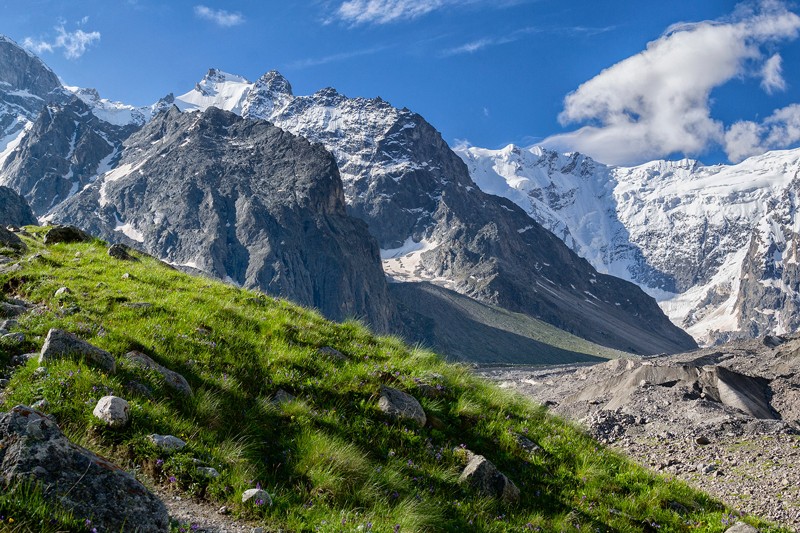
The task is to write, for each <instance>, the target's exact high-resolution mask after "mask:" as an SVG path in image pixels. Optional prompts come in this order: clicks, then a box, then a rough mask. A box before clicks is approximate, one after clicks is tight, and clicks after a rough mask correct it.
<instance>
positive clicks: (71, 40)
mask: <svg viewBox="0 0 800 533" xmlns="http://www.w3.org/2000/svg"><path fill="white" fill-rule="evenodd" d="M85 22H86V20H82V23H83V24H85ZM55 30H56V33H57V35H56V38H55V40H53V41H52V42H48V41H47V40H36V39H32V38H31V37H26V38H25V40H24V41H22V46H24V47H25V48H27V49H28V50H31V51H32V52H34V53H36V54H41V53H43V52H53V51H54V50H56V49H57V48H61V49H63V50H64V57H66V58H67V59H77V58H79V57H81V56H82V55H83V54H84V53H85V52H86V50H87V49H88V48H89V47H90V46H91V45H93V44H94V43H96V42H97V41H99V40H100V32H99V31H92V32H85V31H83V30H75V31H74V32H71V33H70V32H68V31H67V30H66V29H64V25H63V24H61V25H59V26H56V27H55Z"/></svg>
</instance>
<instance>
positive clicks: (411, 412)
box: [378, 386, 427, 427]
mask: <svg viewBox="0 0 800 533" xmlns="http://www.w3.org/2000/svg"><path fill="white" fill-rule="evenodd" d="M378 408H379V409H380V410H381V411H383V412H384V413H386V414H387V415H389V416H391V417H392V418H397V419H408V420H413V421H414V422H416V423H417V424H418V425H419V426H420V427H421V426H424V425H425V422H426V421H427V417H426V416H425V410H424V409H423V408H422V406H421V405H420V403H419V402H418V401H417V399H416V398H414V397H413V396H411V395H410V394H407V393H405V392H403V391H399V390H397V389H393V388H392V387H386V386H381V396H380V399H379V400H378Z"/></svg>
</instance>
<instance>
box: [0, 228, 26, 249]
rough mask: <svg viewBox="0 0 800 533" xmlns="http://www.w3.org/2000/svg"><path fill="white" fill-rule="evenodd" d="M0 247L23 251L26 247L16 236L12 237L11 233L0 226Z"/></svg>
mask: <svg viewBox="0 0 800 533" xmlns="http://www.w3.org/2000/svg"><path fill="white" fill-rule="evenodd" d="M0 247H3V248H12V249H14V250H20V251H22V250H25V249H26V248H27V246H25V243H24V242H22V239H20V238H19V237H18V236H16V235H14V234H13V233H12V232H10V231H8V230H7V229H6V228H4V227H3V226H0Z"/></svg>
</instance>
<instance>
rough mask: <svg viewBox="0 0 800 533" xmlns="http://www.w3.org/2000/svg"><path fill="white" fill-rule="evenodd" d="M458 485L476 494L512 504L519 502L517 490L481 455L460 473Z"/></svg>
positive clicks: (476, 456)
mask: <svg viewBox="0 0 800 533" xmlns="http://www.w3.org/2000/svg"><path fill="white" fill-rule="evenodd" d="M458 481H459V483H465V484H468V485H469V486H471V487H472V488H473V489H475V490H477V491H478V492H480V493H482V494H484V495H486V496H489V497H492V498H497V499H499V500H502V501H503V502H504V503H508V504H512V503H517V502H518V501H519V489H518V488H517V486H516V485H514V483H513V482H512V481H511V480H510V479H508V478H507V477H506V475H505V474H503V473H502V472H500V471H499V470H498V469H497V467H496V466H494V464H492V462H491V461H489V460H488V459H487V458H486V457H484V456H482V455H475V456H474V457H473V458H472V460H471V461H470V462H469V464H468V465H467V466H466V468H464V471H463V472H461V476H460V477H459V478H458Z"/></svg>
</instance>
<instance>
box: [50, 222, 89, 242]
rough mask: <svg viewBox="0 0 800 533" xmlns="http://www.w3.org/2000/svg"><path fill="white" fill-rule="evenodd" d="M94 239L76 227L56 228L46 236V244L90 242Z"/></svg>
mask: <svg viewBox="0 0 800 533" xmlns="http://www.w3.org/2000/svg"><path fill="white" fill-rule="evenodd" d="M91 240H92V238H91V237H90V236H89V235H88V234H87V233H85V232H83V231H81V230H79V229H78V228H76V227H74V226H55V227H54V228H51V229H49V230H48V231H47V233H45V235H44V243H45V244H58V243H73V242H89V241H91Z"/></svg>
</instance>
